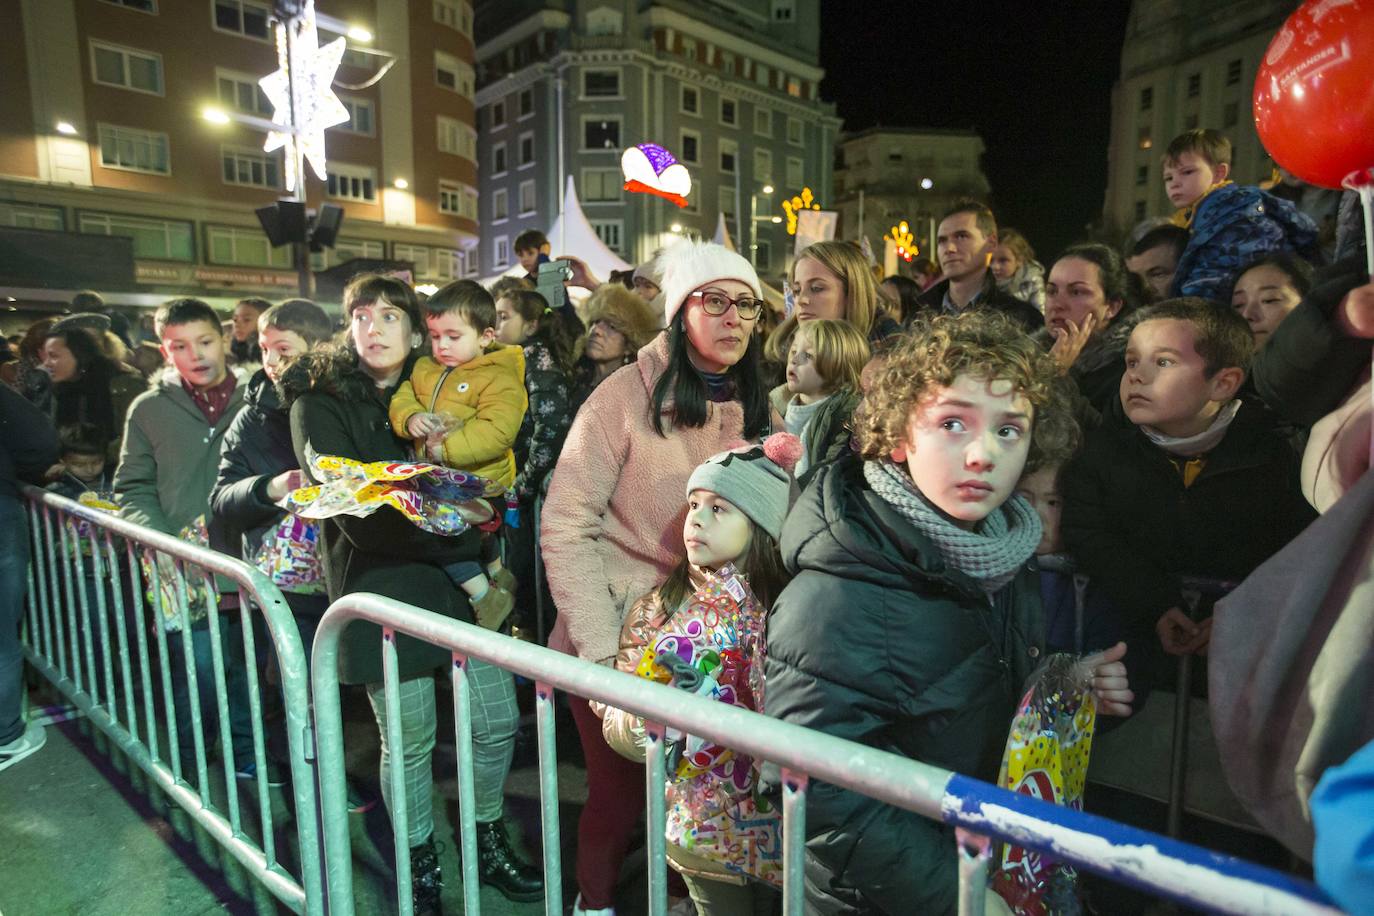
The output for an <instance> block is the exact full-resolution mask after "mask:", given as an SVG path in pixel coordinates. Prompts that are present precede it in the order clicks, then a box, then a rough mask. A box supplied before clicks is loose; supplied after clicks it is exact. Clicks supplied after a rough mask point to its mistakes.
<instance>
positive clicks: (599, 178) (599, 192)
mask: <svg viewBox="0 0 1374 916" xmlns="http://www.w3.org/2000/svg"><path fill="white" fill-rule="evenodd" d="M624 182H625V178H624V176H623V175H621V173H620V169H583V170H582V202H583V203H586V204H607V203H618V202H619V201H620V192H621V189H622V187H623V186H624Z"/></svg>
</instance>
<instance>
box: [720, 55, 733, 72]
mask: <svg viewBox="0 0 1374 916" xmlns="http://www.w3.org/2000/svg"><path fill="white" fill-rule="evenodd" d="M720 69H722V70H724V71H725V72H726V73H729V74H731V75H733V74H734V72H735V55H734V54H733V53H731V52H730V51H721V52H720Z"/></svg>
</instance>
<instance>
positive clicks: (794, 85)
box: [787, 76, 802, 99]
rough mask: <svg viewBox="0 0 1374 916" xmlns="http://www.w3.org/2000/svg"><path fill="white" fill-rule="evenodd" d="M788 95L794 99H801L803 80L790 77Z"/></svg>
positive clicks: (788, 79)
mask: <svg viewBox="0 0 1374 916" xmlns="http://www.w3.org/2000/svg"><path fill="white" fill-rule="evenodd" d="M787 94H788V95H790V96H792V98H794V99H799V98H801V94H802V92H801V80H799V79H797V78H796V77H795V76H789V77H788V78H787Z"/></svg>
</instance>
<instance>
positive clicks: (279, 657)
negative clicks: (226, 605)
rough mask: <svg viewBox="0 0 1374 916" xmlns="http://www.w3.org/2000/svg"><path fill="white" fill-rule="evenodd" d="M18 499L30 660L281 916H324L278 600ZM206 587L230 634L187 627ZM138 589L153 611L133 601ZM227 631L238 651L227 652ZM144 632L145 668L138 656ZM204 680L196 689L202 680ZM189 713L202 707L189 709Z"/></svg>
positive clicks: (293, 659)
mask: <svg viewBox="0 0 1374 916" xmlns="http://www.w3.org/2000/svg"><path fill="white" fill-rule="evenodd" d="M23 495H24V498H25V500H26V501H27V503H28V521H29V528H30V538H31V542H30V543H31V546H32V562H31V564H30V566H29V583H28V593H29V607H28V615H27V637H26V643H25V646H24V654H25V657H26V658H27V660H28V662H29V663H30V664H31V665H33V666H34V668H36V669H37V670H38V671H40V672H41V673H42V674H43V675H44V676H45V677H46V678H47V679H48V680H49V681H51V682H52V684H53V685H54V687H56V688H57V690H59V691H60V692H61V693H62V694H63V695H64V696H65V697H66V698H67V699H68V700H69V701H70V702H71V703H72V704H73V705H75V706H76V707H77V708H78V709H79V710H81V712H82V713H84V714H85V715H86V717H87V718H88V719H89V720H90V722H91V723H92V724H93V725H95V726H96V727H97V728H99V729H100V730H101V731H102V732H104V733H105V734H106V735H108V736H109V738H110V740H111V741H112V742H113V743H114V744H115V746H117V747H118V748H119V749H120V750H121V751H122V752H123V753H124V754H126V755H127V756H128V758H129V759H130V760H132V761H133V762H134V763H136V764H137V765H138V766H139V767H140V768H141V769H142V770H143V771H144V772H146V773H147V774H148V776H149V777H150V778H151V779H152V780H153V782H154V783H155V784H156V785H157V786H158V788H159V789H161V791H162V792H163V793H165V794H166V796H167V797H168V798H169V799H171V800H172V801H173V802H175V803H176V804H177V805H179V806H180V807H182V808H183V809H185V810H186V812H187V813H188V814H189V815H190V816H191V817H192V818H193V819H194V820H195V822H196V823H197V824H199V825H200V826H201V827H202V828H204V829H205V831H206V832H207V833H208V834H209V835H210V836H211V837H212V838H213V839H214V840H215V841H216V842H217V843H219V844H220V845H221V846H223V847H224V848H225V850H227V851H228V852H229V853H230V854H231V855H232V856H233V857H234V858H235V859H236V860H237V861H238V862H239V863H240V864H241V865H242V866H243V867H244V869H245V870H246V871H247V873H248V875H249V876H250V877H251V878H252V879H253V880H254V881H256V882H257V883H259V884H261V885H262V886H263V887H265V888H266V889H267V890H268V891H269V892H270V893H271V894H272V895H273V896H275V897H276V898H277V899H278V900H280V901H281V902H282V903H283V904H285V905H286V906H287V907H289V908H290V909H292V910H293V911H295V912H298V913H323V912H324V898H323V881H322V874H321V866H320V848H319V828H318V811H317V805H316V796H315V776H314V771H313V769H312V767H311V765H310V763H309V762H308V761H309V760H311V759H313V756H314V752H313V749H311V743H312V742H311V736H310V712H309V708H310V707H309V678H308V676H307V673H306V655H305V651H304V649H303V648H302V647H301V640H300V634H299V631H298V630H297V627H296V622H295V619H294V618H293V617H292V614H291V609H290V608H289V607H288V606H287V604H286V601H285V600H284V599H283V598H282V595H281V592H280V591H279V590H278V589H277V587H276V586H275V585H273V584H272V582H271V581H270V580H269V579H268V578H267V577H266V576H264V575H263V574H262V573H261V572H259V571H258V570H257V569H254V568H253V567H252V566H249V565H248V564H246V563H244V562H242V561H240V560H237V559H233V558H231V557H229V556H226V555H224V554H222V553H218V552H216V551H214V550H210V549H208V548H205V547H199V546H196V545H194V544H189V543H187V542H185V541H182V540H179V539H177V538H175V537H171V536H170V535H166V534H163V533H161V532H158V531H154V530H153V529H151V528H147V527H144V526H142V525H138V524H135V523H133V522H130V521H127V520H125V519H121V518H118V517H117V516H115V515H112V514H110V513H108V512H105V511H101V510H99V509H95V508H91V507H88V506H83V505H82V504H80V503H77V502H73V501H72V500H70V499H65V498H63V497H60V496H57V495H55V494H52V493H47V492H44V491H43V490H39V489H37V488H34V487H24V489H23ZM141 560H146V562H141ZM216 576H218V577H222V578H223V579H227V580H231V581H232V582H233V583H234V584H235V585H237V588H238V595H239V603H240V608H239V613H238V616H239V620H238V622H237V623H235V622H234V621H233V619H232V617H231V612H223V613H221V612H219V611H217V610H211V611H210V612H209V613H206V614H205V616H204V619H203V620H199V621H193V620H192V605H193V602H195V601H197V600H198V601H200V602H202V604H201V606H202V607H205V606H208V601H207V598H206V596H207V594H208V593H209V592H211V591H219V590H220V589H219V587H218V586H217V585H216V582H215V577H216ZM168 577H170V579H171V581H170V582H168V581H167V579H168ZM145 584H146V586H147V594H148V595H151V596H157V598H156V600H149V601H145ZM163 595H166V596H167V597H166V598H165V599H164V598H163V597H162V596H163ZM254 608H256V609H257V610H258V611H260V612H261V620H260V622H261V624H263V625H265V628H266V632H267V633H268V634H269V635H270V637H271V643H272V647H273V649H274V650H275V653H276V667H277V670H278V671H280V674H281V685H280V690H281V693H282V698H283V704H284V708H285V712H284V715H285V722H286V740H287V749H288V753H289V755H290V775H291V780H290V785H291V787H292V790H291V791H292V796H291V797H292V800H293V801H294V807H295V833H296V836H297V839H298V845H299V877H298V876H296V875H293V874H292V873H291V871H290V870H288V869H287V868H286V867H285V866H284V865H283V864H282V862H281V860H280V858H279V857H278V853H277V849H276V843H277V830H276V829H274V828H276V827H278V826H279V824H278V823H277V822H278V821H280V820H282V817H281V812H280V811H279V810H277V811H276V812H275V813H276V814H277V817H276V819H275V820H274V807H273V804H272V798H271V791H270V787H269V785H268V772H269V770H268V765H267V760H266V750H265V748H266V745H265V740H264V734H263V724H262V700H261V695H260V693H259V685H258V672H259V664H258V661H257V653H256V651H255V646H254V631H255V627H254V623H255V614H254ZM64 611H65V614H64ZM221 617H223V620H221ZM111 631H113V634H114V640H113V649H112V640H111ZM230 631H234V632H233V633H231V632H230ZM131 633H132V641H131ZM239 634H241V638H242V649H241V650H239V649H237V647H236V645H235V644H236V642H237V636H238V635H239ZM150 636H151V641H152V642H153V643H154V648H155V649H156V656H157V666H156V667H154V664H153V663H152V662H151V660H150V656H149V642H150ZM240 652H241V653H242V654H241V656H240ZM207 655H208V661H207V658H206V656H207ZM116 667H117V670H118V681H116V676H115V674H116ZM240 669H241V670H240ZM207 675H209V676H210V679H211V680H212V682H213V683H212V684H210V685H205V684H204V683H203V680H204V679H205V678H206V676H207ZM155 677H156V678H157V680H156V682H155ZM240 678H241V680H240ZM231 682H232V683H233V685H234V688H233V692H234V696H233V697H231V695H230V694H231V687H230V686H229V683H231ZM155 683H156V684H157V686H159V687H160V693H161V703H160V708H159V704H158V703H157V702H155V701H156V698H157V691H155V690H154V685H155ZM240 685H241V686H240ZM244 693H246V700H247V703H246V709H245V703H244V702H243V700H244ZM203 702H204V703H212V704H213V708H212V709H210V710H208V711H207V710H205V709H203V708H202V703H203ZM140 704H141V706H142V709H141V713H142V715H141V720H142V721H141V722H140V709H139V708H138V707H139V705H140ZM231 705H232V709H231ZM121 706H122V709H121ZM204 713H208V715H203V714H204ZM231 713H232V715H231ZM245 713H247V716H246V719H247V721H245ZM206 718H212V719H213V720H214V721H215V722H217V723H218V734H217V735H215V734H212V735H210V736H209V738H208V741H207V736H206V735H205V734H204V728H203V722H204V720H205V719H206ZM231 723H232V724H231ZM164 729H165V736H164V734H163V730H164ZM187 730H189V731H190V732H191V737H192V742H193V751H194V755H193V756H192V753H191V751H192V748H189V747H188V746H187V742H186V741H185V732H186V731H187ZM231 730H234V731H235V732H236V733H234V734H231ZM248 731H251V747H252V750H251V765H250V764H249V763H245V762H243V760H242V759H240V760H239V761H238V762H237V764H236V762H235V760H234V758H235V753H234V752H233V751H232V750H231V748H232V747H234V746H236V743H235V739H236V738H237V747H238V748H240V750H239V756H240V757H241V758H242V757H243V756H245V755H246V754H247V753H248V751H247V747H246V743H247V740H248V738H249V735H248V734H247V732H248ZM164 737H165V743H164ZM215 737H218V738H219V739H220V742H221V746H222V748H223V771H224V772H223V782H224V787H223V794H222V796H221V792H220V789H219V787H218V786H217V785H216V784H215V782H214V781H213V780H212V779H211V775H212V774H211V771H210V768H209V766H208V759H207V758H208V750H207V744H208V745H211V746H212V745H213V743H214V738H215ZM183 757H185V759H184V760H183ZM236 771H237V772H236ZM240 774H242V775H240ZM249 779H252V780H254V781H255V783H256V790H257V796H258V812H257V818H258V822H257V823H258V831H259V835H260V842H259V841H255V840H254V838H253V837H251V836H250V835H249V833H248V832H246V829H245V828H246V827H247V826H248V825H245V823H244V818H243V814H244V812H243V811H242V810H241V809H240V804H239V785H240V783H242V782H247V781H248V780H249ZM221 797H222V798H223V801H224V805H223V806H221V803H220V802H221ZM277 809H280V805H278V806H277Z"/></svg>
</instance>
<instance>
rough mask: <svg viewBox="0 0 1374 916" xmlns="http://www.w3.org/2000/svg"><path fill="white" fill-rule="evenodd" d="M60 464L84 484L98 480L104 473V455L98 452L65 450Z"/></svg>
mask: <svg viewBox="0 0 1374 916" xmlns="http://www.w3.org/2000/svg"><path fill="white" fill-rule="evenodd" d="M62 464H63V466H64V467H66V469H67V470H68V472H70V473H71V475H72V476H73V477H75V478H76V479H77V480H79V481H81V482H82V483H86V484H89V483H93V482H95V481H98V480H99V479H100V478H101V476H102V475H103V474H104V473H105V456H104V455H100V454H95V455H88V454H86V453H84V452H66V453H64V454H63V455H62Z"/></svg>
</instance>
